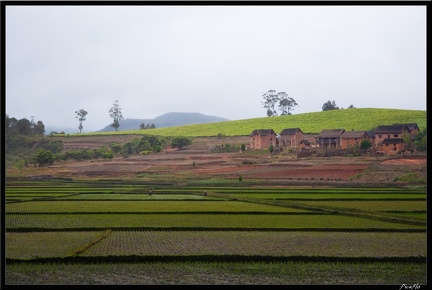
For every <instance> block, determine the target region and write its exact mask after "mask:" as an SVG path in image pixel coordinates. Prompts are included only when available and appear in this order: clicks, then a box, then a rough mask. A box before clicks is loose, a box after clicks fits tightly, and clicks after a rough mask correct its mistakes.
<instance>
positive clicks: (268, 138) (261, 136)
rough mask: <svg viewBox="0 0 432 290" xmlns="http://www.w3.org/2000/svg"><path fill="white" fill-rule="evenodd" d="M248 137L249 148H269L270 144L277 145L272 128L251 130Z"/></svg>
mask: <svg viewBox="0 0 432 290" xmlns="http://www.w3.org/2000/svg"><path fill="white" fill-rule="evenodd" d="M249 137H250V144H249V147H250V149H265V148H269V147H270V145H272V146H278V143H277V139H276V133H275V131H273V129H259V130H253V131H252V133H251V134H250V135H249Z"/></svg>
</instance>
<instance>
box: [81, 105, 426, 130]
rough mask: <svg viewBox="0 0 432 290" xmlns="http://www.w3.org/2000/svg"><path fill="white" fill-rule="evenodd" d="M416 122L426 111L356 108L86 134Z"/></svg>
mask: <svg viewBox="0 0 432 290" xmlns="http://www.w3.org/2000/svg"><path fill="white" fill-rule="evenodd" d="M394 123H417V125H418V126H419V128H420V130H424V129H425V128H426V111H421V110H400V109H374V108H355V109H343V110H332V111H324V112H313V113H304V114H297V115H289V116H277V117H262V118H253V119H245V120H237V121H226V122H217V123H208V124H199V125H185V126H176V127H168V128H156V129H151V130H127V131H118V132H97V133H86V134H81V136H88V135H112V134H119V135H129V134H152V135H161V136H189V137H202V136H217V135H218V134H222V135H225V136H245V135H249V134H250V133H252V131H253V130H255V129H273V130H274V131H275V132H276V133H280V132H281V131H282V130H283V129H286V128H300V129H301V130H302V131H303V133H319V132H320V131H321V130H323V129H345V130H348V131H350V130H373V129H375V128H376V127H377V126H380V125H392V124H394Z"/></svg>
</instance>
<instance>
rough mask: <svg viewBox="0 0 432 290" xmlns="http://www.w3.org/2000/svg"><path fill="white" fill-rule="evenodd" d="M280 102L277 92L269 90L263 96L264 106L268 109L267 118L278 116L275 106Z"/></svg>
mask: <svg viewBox="0 0 432 290" xmlns="http://www.w3.org/2000/svg"><path fill="white" fill-rule="evenodd" d="M278 101H279V96H278V94H277V93H276V91H275V90H269V91H268V92H266V93H265V94H264V95H263V101H262V105H263V108H265V109H267V116H268V117H271V116H277V112H276V109H275V105H276V104H277V102H278Z"/></svg>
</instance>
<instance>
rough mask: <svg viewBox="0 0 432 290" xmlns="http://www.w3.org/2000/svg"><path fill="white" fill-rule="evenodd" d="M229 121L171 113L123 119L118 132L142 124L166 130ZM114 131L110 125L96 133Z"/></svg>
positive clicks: (205, 116) (202, 115)
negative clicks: (151, 117)
mask: <svg viewBox="0 0 432 290" xmlns="http://www.w3.org/2000/svg"><path fill="white" fill-rule="evenodd" d="M222 121H229V119H226V118H222V117H217V116H209V115H204V114H200V113H184V112H171V113H166V114H163V115H160V116H158V117H156V118H154V119H124V120H121V121H120V127H119V128H118V131H124V130H139V129H140V125H141V124H142V123H144V125H145V126H147V125H151V124H154V125H155V127H156V128H166V127H173V126H183V125H191V124H206V123H214V122H222ZM111 131H115V129H114V128H113V127H111V124H109V125H107V126H106V127H105V128H103V129H101V130H99V131H97V132H111Z"/></svg>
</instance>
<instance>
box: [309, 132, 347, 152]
mask: <svg viewBox="0 0 432 290" xmlns="http://www.w3.org/2000/svg"><path fill="white" fill-rule="evenodd" d="M344 132H345V129H331V130H321V132H320V133H319V134H318V135H317V136H316V137H315V138H316V145H317V146H319V147H322V148H340V147H341V135H342V134H343V133H344Z"/></svg>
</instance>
